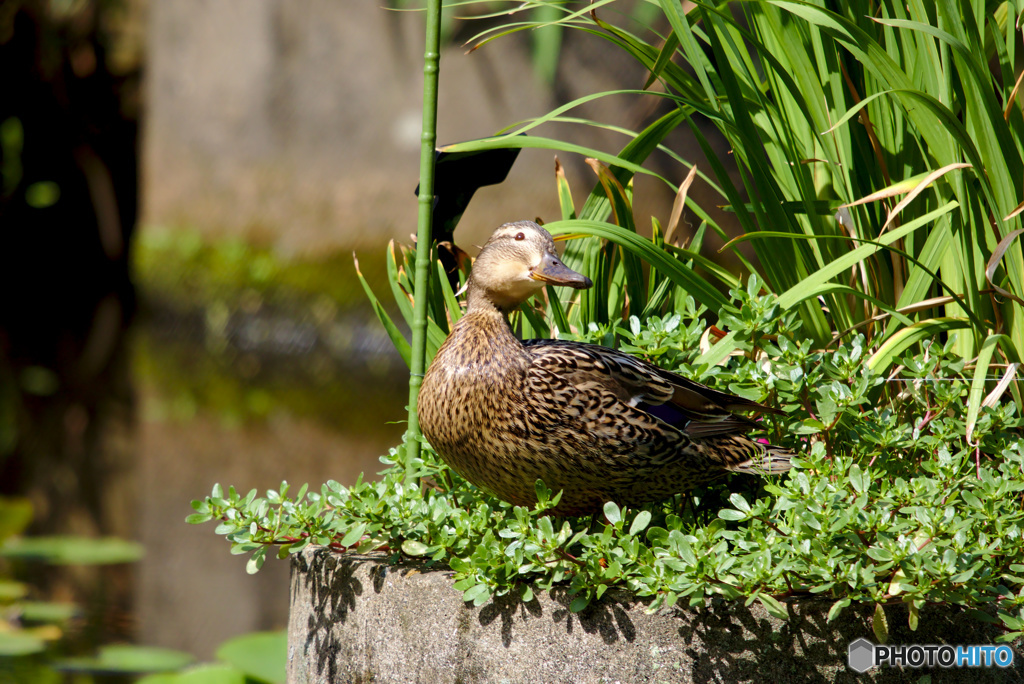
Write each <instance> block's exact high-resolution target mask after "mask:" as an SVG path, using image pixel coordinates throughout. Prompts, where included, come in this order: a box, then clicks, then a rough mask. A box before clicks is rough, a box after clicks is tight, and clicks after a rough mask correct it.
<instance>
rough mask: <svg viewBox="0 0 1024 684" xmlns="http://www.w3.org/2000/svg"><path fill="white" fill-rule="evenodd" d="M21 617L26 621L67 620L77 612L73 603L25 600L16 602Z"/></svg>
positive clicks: (76, 607)
mask: <svg viewBox="0 0 1024 684" xmlns="http://www.w3.org/2000/svg"><path fill="white" fill-rule="evenodd" d="M18 608H19V609H20V610H21V619H22V620H26V621H28V622H67V621H68V620H70V619H71V618H73V617H74V616H75V615H77V614H78V612H79V609H78V606H76V605H75V604H74V603H50V602H47V601H25V602H23V603H20V604H18Z"/></svg>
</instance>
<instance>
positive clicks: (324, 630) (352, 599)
mask: <svg viewBox="0 0 1024 684" xmlns="http://www.w3.org/2000/svg"><path fill="white" fill-rule="evenodd" d="M292 562H293V566H292V573H293V575H294V574H295V573H302V575H303V581H304V582H305V584H306V589H307V591H308V592H309V596H311V597H312V601H313V605H312V606H311V608H310V610H309V612H308V619H307V625H306V635H307V636H306V640H305V642H304V643H303V644H302V652H303V654H304V655H305V657H306V658H309V659H312V660H313V661H314V663H313V667H314V669H315V671H316V672H317V673H319V674H320V676H324V675H326V676H327V677H328V678H329V681H337V677H338V676H339V672H338V670H337V668H338V663H339V659H340V658H342V657H346V654H348V653H350V652H351V645H350V644H344V643H342V642H341V641H340V640H338V639H337V638H336V636H335V631H334V626H335V625H336V624H337V623H344V622H345V621H346V620H347V619H348V614H349V612H350V611H354V610H356V598H357V597H359V596H361V595H362V594H363V585H362V583H361V582H360V581H359V580H358V579H356V578H355V576H354V575H355V573H356V571H357V570H358V569H359V567H360V566H361V565H362V562H361V561H358V560H354V559H353V558H351V557H349V558H346V557H343V556H340V555H338V554H335V553H332V552H330V551H326V552H322V553H318V554H316V555H315V556H313V557H312V559H311V560H309V558H308V557H306V556H295V557H294V560H293V561H292ZM375 570H376V569H375ZM295 595H296V586H295V584H294V583H293V584H292V600H293V602H294V599H295Z"/></svg>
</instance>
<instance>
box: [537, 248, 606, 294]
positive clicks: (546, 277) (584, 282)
mask: <svg viewBox="0 0 1024 684" xmlns="http://www.w3.org/2000/svg"><path fill="white" fill-rule="evenodd" d="M530 277H531V278H533V279H534V280H539V281H541V282H544V283H551V284H552V285H565V286H567V287H573V288H576V289H577V290H585V289H587V288H588V287H592V286H593V285H594V282H593V281H592V280H591V279H590V278H588V277H587V276H585V275H583V274H581V273H577V272H576V271H574V270H572V269H571V268H569V267H568V266H566V265H565V264H563V263H562V262H561V261H560V260H559V259H558V258H557V257H554V256H552V255H550V254H548V255H546V256H545V257H544V259H543V260H542V261H541V262H540V263H539V264H538V265H537V267H536V268H534V269H533V272H532V273H531V274H530Z"/></svg>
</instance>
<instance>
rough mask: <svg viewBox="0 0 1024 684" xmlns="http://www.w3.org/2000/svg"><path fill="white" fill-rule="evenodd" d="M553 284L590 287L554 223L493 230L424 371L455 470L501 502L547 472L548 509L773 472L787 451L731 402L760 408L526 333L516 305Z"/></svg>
mask: <svg viewBox="0 0 1024 684" xmlns="http://www.w3.org/2000/svg"><path fill="white" fill-rule="evenodd" d="M544 282H551V283H555V284H564V285H569V286H572V287H588V286H589V285H590V283H589V281H588V280H587V279H585V278H583V277H582V276H580V275H579V274H576V273H574V272H572V271H570V270H569V269H567V268H566V267H564V266H562V265H561V263H560V262H559V261H558V258H557V255H556V254H555V251H554V241H553V240H552V239H551V236H550V235H549V234H548V233H547V231H545V230H543V229H542V228H540V227H539V226H537V225H536V224H534V223H531V222H528V221H524V222H519V223H511V224H505V225H504V226H501V227H500V228H498V230H497V231H495V233H494V235H492V236H491V239H490V240H489V241H488V242H487V244H486V245H485V246H484V249H483V250H482V251H481V253H480V256H479V257H478V258H477V261H476V263H475V264H474V267H473V275H472V276H471V278H470V281H469V288H468V300H469V304H468V308H467V312H466V314H465V315H464V316H463V317H462V318H461V319H460V320H459V321H458V323H456V325H455V327H454V329H453V330H452V333H451V335H449V336H448V339H447V340H446V341H445V343H444V345H442V347H441V349H440V350H439V351H438V353H437V356H436V357H435V358H434V361H433V363H432V364H431V366H430V369H429V370H428V371H427V374H426V377H425V378H424V380H423V387H422V389H421V392H420V398H419V422H420V427H421V428H422V430H423V434H424V436H426V438H427V440H428V441H429V442H430V443H431V444H432V445H433V446H434V448H435V449H436V450H437V452H438V453H439V454H440V455H441V457H442V458H444V460H445V462H446V463H448V465H450V466H451V467H452V468H454V469H455V470H456V471H458V472H459V473H460V474H461V475H462V476H463V477H465V478H466V479H468V480H469V481H470V482H472V483H474V484H476V485H477V486H479V487H483V488H484V489H487V490H489V491H491V492H493V493H494V494H495V495H497V496H499V497H500V498H502V499H505V500H506V501H510V502H512V503H515V504H520V505H532V504H533V503H535V501H536V497H535V494H534V491H535V490H534V484H535V482H536V481H537V479H542V480H543V481H544V482H545V484H547V486H548V487H550V488H551V489H552V490H553V491H558V490H559V489H561V490H563V494H562V500H561V503H560V504H559V506H558V508H557V509H555V510H554V511H553V512H554V513H555V514H558V515H581V514H585V513H591V512H594V511H598V510H600V509H601V507H602V505H603V504H604V503H605V502H606V501H616V502H617V503H620V504H626V505H637V504H641V503H645V502H649V501H657V500H660V499H664V498H667V497H669V496H671V495H673V494H675V493H677V492H680V491H684V490H686V489H689V488H691V487H693V486H695V485H698V484H701V483H704V482H708V481H709V480H712V479H714V478H715V477H718V476H719V475H721V474H723V473H725V472H726V471H738V472H755V473H765V472H771V473H778V472H783V471H785V470H787V469H788V468H789V457H790V454H789V453H788V452H786V451H783V450H780V449H777V448H775V447H768V446H765V445H762V444H760V443H757V442H755V441H753V440H751V439H750V438H749V437H747V436H746V435H745V434H744V432H746V431H747V430H748V429H749V428H750V427H751V422H750V421H749V420H747V419H745V418H742V417H739V416H736V415H734V413H733V412H735V411H762V412H764V411H767V410H769V409H767V408H766V407H764V406H761V405H760V404H757V403H756V402H752V401H748V400H746V399H742V398H740V397H736V396H733V395H731V394H726V393H724V392H718V391H716V390H712V389H710V388H707V387H705V386H703V385H700V384H698V383H695V382H692V381H690V380H687V379H685V378H682V377H680V376H678V375H675V374H673V373H669V372H667V371H664V370H661V369H658V368H656V367H655V366H652V365H650V364H648V363H646V362H644V361H641V360H639V359H637V358H634V357H632V356H629V355H627V354H624V353H621V352H617V351H615V350H612V349H608V348H605V347H600V346H597V345H590V344H582V343H577V342H566V341H557V340H527V341H526V342H525V343H524V342H520V341H519V340H518V339H516V337H515V336H514V335H513V334H512V331H511V329H510V328H509V325H508V322H507V320H506V315H507V313H508V311H510V310H511V309H513V308H515V307H516V306H518V304H519V303H520V302H522V301H525V299H527V298H528V297H529V296H530V295H532V294H533V293H534V292H536V291H537V290H538V289H540V288H541V287H543V284H544Z"/></svg>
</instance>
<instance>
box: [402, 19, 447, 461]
mask: <svg viewBox="0 0 1024 684" xmlns="http://www.w3.org/2000/svg"><path fill="white" fill-rule="evenodd" d="M425 45H426V50H425V52H424V55H423V135H422V147H421V148H420V194H419V221H418V224H417V231H416V276H415V282H414V287H415V297H416V299H415V302H414V308H413V318H412V364H411V366H412V367H411V370H410V375H409V436H410V437H411V439H409V441H408V445H409V448H408V452H407V453H406V465H405V469H406V479H407V480H411V479H412V476H411V473H412V463H413V461H414V460H415V459H416V458H417V457H418V456H419V454H420V442H419V439H418V438H419V435H420V425H419V419H418V418H417V406H418V403H419V394H420V385H422V384H423V373H424V372H426V356H427V287H428V280H427V271H428V269H429V268H430V247H431V228H432V226H431V219H432V210H433V208H434V156H435V152H434V148H435V147H436V142H437V79H438V74H439V71H440V62H441V0H428V2H427V29H426V40H425Z"/></svg>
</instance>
